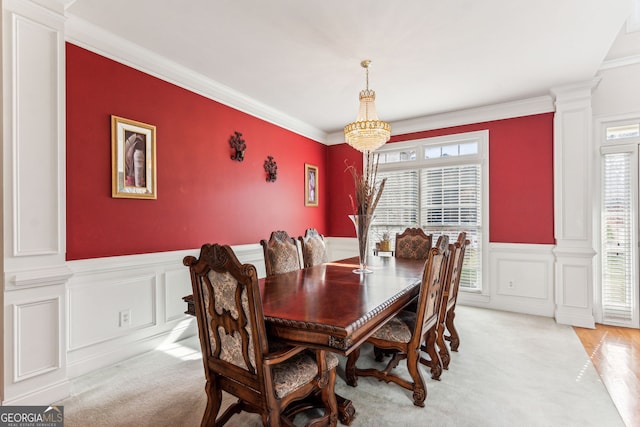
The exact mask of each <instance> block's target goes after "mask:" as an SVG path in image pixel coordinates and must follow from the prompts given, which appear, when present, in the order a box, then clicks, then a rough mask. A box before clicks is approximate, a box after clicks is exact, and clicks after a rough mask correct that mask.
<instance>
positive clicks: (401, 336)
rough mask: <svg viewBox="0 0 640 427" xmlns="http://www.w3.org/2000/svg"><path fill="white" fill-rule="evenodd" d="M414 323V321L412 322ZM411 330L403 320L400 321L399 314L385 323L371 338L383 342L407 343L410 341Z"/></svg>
mask: <svg viewBox="0 0 640 427" xmlns="http://www.w3.org/2000/svg"><path fill="white" fill-rule="evenodd" d="M414 323H415V321H414ZM412 331H413V328H411V327H410V326H409V325H408V324H407V323H406V322H405V321H404V320H402V318H401V316H400V314H398V315H396V316H394V317H392V318H391V320H389V321H388V322H387V323H385V324H384V325H382V327H381V328H380V329H378V330H377V331H376V332H375V333H374V334H373V335H372V336H373V338H377V339H380V340H385V341H392V342H401V343H408V342H409V341H411V333H412Z"/></svg>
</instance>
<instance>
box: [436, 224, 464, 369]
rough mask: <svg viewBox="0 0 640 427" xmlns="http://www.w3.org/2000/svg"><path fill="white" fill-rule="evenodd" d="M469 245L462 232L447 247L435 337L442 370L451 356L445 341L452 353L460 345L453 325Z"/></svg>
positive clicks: (447, 365) (446, 367) (445, 367)
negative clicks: (443, 282) (448, 249)
mask: <svg viewBox="0 0 640 427" xmlns="http://www.w3.org/2000/svg"><path fill="white" fill-rule="evenodd" d="M469 243H470V242H469V240H467V233H465V232H464V231H463V232H461V233H460V234H459V235H458V240H457V241H456V242H455V243H453V244H451V245H449V246H450V258H449V263H448V266H447V271H446V277H445V287H444V292H443V297H442V299H443V301H442V308H441V309H440V315H439V319H438V327H437V337H436V344H437V346H438V349H439V350H438V352H439V354H440V360H441V361H442V366H443V368H444V369H449V363H450V362H451V355H450V354H449V350H448V349H447V346H446V344H445V340H447V339H448V340H449V341H451V350H453V351H458V346H459V345H460V337H459V335H458V331H457V330H456V328H455V325H454V318H455V307H456V301H457V299H458V290H459V288H460V275H461V273H462V264H463V263H464V254H465V251H466V248H467V245H469ZM445 329H448V330H449V334H450V335H449V336H448V337H445V336H444V332H445Z"/></svg>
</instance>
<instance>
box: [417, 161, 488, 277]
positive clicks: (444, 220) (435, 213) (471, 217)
mask: <svg viewBox="0 0 640 427" xmlns="http://www.w3.org/2000/svg"><path fill="white" fill-rule="evenodd" d="M421 185H422V202H421V212H422V218H421V223H422V227H423V228H424V229H425V230H426V231H427V232H436V233H443V234H447V235H449V239H450V241H455V240H456V239H457V238H458V233H460V232H461V231H466V232H467V239H469V240H470V241H471V243H470V245H469V246H467V249H466V253H465V259H464V264H463V267H462V272H461V275H460V287H462V288H466V289H469V290H475V289H477V290H479V289H481V286H482V285H481V281H480V280H481V279H480V271H481V269H480V259H481V257H480V245H479V242H481V231H482V230H481V224H482V221H481V220H482V218H481V212H482V209H481V206H482V204H481V199H482V197H481V196H482V191H481V173H480V165H479V164H470V165H455V166H445V167H435V168H427V169H422V171H421Z"/></svg>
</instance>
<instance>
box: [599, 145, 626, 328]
mask: <svg viewBox="0 0 640 427" xmlns="http://www.w3.org/2000/svg"><path fill="white" fill-rule="evenodd" d="M632 160H633V158H632V153H629V152H626V153H611V154H605V155H604V156H603V160H602V162H603V168H602V169H603V172H602V174H603V176H602V193H603V194H602V315H603V318H604V319H605V320H614V321H630V320H632V315H633V308H634V307H633V301H632V298H633V296H632V286H633V268H632V267H633V251H632V249H633V248H632V242H633V234H632V233H633V223H632V221H633V193H632V191H633V187H632V181H631V180H632V176H631V172H632V169H631V167H632Z"/></svg>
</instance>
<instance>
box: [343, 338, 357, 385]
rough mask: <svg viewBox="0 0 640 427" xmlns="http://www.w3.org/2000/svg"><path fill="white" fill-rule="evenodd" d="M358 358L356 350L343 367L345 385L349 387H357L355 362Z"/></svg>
mask: <svg viewBox="0 0 640 427" xmlns="http://www.w3.org/2000/svg"><path fill="white" fill-rule="evenodd" d="M358 357H360V348H359V347H358V348H356V349H355V350H353V352H352V353H351V354H350V355H349V357H348V358H347V366H346V367H345V370H344V371H345V376H346V377H347V378H346V379H347V384H349V385H350V386H351V387H356V386H357V385H358V376H357V375H356V361H357V360H358Z"/></svg>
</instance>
